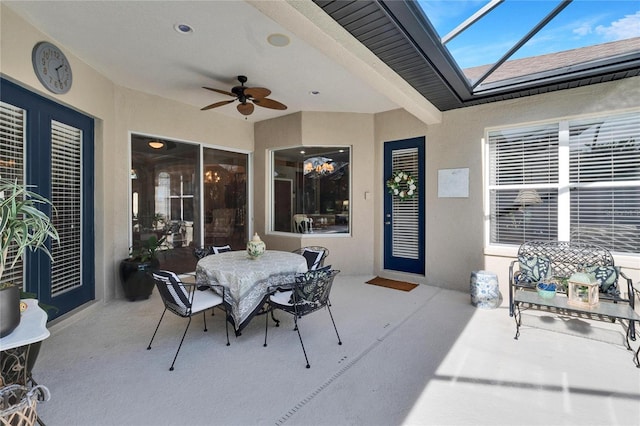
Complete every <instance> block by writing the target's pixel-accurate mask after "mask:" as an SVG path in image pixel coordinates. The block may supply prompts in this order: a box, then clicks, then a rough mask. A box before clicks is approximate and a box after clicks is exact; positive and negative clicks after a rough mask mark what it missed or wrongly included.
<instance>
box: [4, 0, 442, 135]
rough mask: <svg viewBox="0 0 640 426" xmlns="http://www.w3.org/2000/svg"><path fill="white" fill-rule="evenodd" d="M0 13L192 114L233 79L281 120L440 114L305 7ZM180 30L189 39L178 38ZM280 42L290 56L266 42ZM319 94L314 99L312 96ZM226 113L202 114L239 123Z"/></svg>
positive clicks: (117, 6)
mask: <svg viewBox="0 0 640 426" xmlns="http://www.w3.org/2000/svg"><path fill="white" fill-rule="evenodd" d="M4 4H5V5H7V6H8V7H10V8H11V9H12V10H13V11H15V12H16V13H18V14H19V15H21V16H22V17H23V18H25V19H26V20H27V21H29V22H30V23H32V24H33V25H34V26H36V27H37V28H38V29H39V30H41V31H42V32H44V33H45V34H47V35H48V36H49V37H51V38H52V39H53V40H54V42H55V43H57V44H59V45H60V47H62V48H63V49H64V50H65V51H67V52H69V53H72V54H73V55H75V56H77V57H78V58H80V59H81V60H82V61H84V62H86V63H87V64H89V65H90V66H91V67H93V68H94V69H96V70H97V71H99V72H100V73H102V74H104V75H106V76H108V77H109V78H110V79H111V80H112V81H114V82H115V83H116V84H118V85H121V86H124V87H128V88H132V89H135V90H139V91H143V92H146V93H150V94H154V95H158V96H162V97H165V98H168V99H173V100H176V101H179V102H182V103H185V104H189V105H192V106H195V107H198V108H201V107H203V106H205V105H208V104H211V103H213V102H217V101H223V100H228V99H231V98H230V97H228V96H226V95H223V94H218V93H215V92H211V91H207V90H204V89H202V86H209V87H214V88H218V89H222V90H227V91H230V90H231V87H233V86H235V85H237V84H238V82H237V79H236V77H237V76H238V75H246V76H247V77H248V82H247V86H249V87H266V88H268V89H270V90H271V91H272V94H271V95H270V96H269V97H270V98H272V99H274V100H277V101H279V102H282V103H284V104H285V105H287V106H288V109H287V110H286V111H277V110H271V109H266V108H260V107H256V108H255V112H254V113H253V114H252V115H251V116H249V117H248V120H250V121H260V120H264V119H269V118H273V117H278V116H282V115H286V114H290V113H293V112H297V111H335V112H358V113H377V112H382V111H388V110H392V109H397V108H405V109H406V110H407V111H409V112H411V113H412V114H414V115H415V116H416V117H418V118H419V119H421V120H423V121H425V122H427V123H430V122H436V121H438V120H439V111H438V110H437V109H435V108H434V107H433V106H432V105H431V104H430V103H429V102H428V101H427V100H426V99H424V98H423V97H422V96H420V95H419V94H418V93H417V92H415V91H414V90H413V89H412V88H411V87H410V86H409V85H408V84H407V83H406V82H405V81H404V80H402V79H401V78H399V77H398V76H397V75H396V74H395V73H393V72H392V71H391V70H390V69H389V68H388V67H386V65H384V64H382V63H381V62H380V61H379V60H378V59H377V58H376V57H375V56H374V55H373V54H371V52H369V51H368V50H367V49H366V48H364V47H363V46H362V45H360V44H359V43H358V42H357V41H355V40H354V39H353V38H352V37H351V36H350V35H349V34H348V33H346V31H344V29H342V27H340V26H339V25H337V24H336V23H335V22H334V21H333V20H331V18H329V17H328V16H327V15H326V14H324V12H322V11H321V10H320V9H319V8H318V7H317V6H316V5H315V4H314V3H312V2H311V1H310V0H302V1H300V0H296V1H247V2H245V1H241V0H233V1H5V2H4ZM178 23H184V24H188V25H190V26H192V27H193V29H194V31H193V33H192V34H186V35H185V34H180V33H178V32H176V31H175V30H174V25H175V24H178ZM274 33H280V34H285V35H287V36H288V37H289V38H290V39H291V43H290V44H289V45H288V46H286V47H274V46H272V45H270V44H269V43H268V42H267V37H268V36H269V35H270V34H274ZM312 91H318V92H319V94H318V95H315V96H314V95H311V94H310V92H312ZM236 104H237V103H232V104H229V105H226V106H223V107H219V108H216V109H213V110H209V111H198V112H197V113H199V114H225V115H227V116H229V117H232V118H236V119H242V120H244V119H245V117H244V116H242V115H241V114H240V113H238V111H237V110H236Z"/></svg>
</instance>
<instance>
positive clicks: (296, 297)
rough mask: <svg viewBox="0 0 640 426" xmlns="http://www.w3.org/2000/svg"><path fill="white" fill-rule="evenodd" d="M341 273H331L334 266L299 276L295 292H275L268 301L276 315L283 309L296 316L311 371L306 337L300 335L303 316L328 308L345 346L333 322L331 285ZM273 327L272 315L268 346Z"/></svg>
mask: <svg viewBox="0 0 640 426" xmlns="http://www.w3.org/2000/svg"><path fill="white" fill-rule="evenodd" d="M339 273H340V271H339V270H336V269H334V270H331V269H330V267H326V268H323V269H318V270H315V271H309V272H306V273H305V274H302V275H299V276H297V277H296V281H295V284H294V287H293V290H289V291H278V290H275V289H274V291H273V292H272V293H271V295H270V296H269V299H268V301H267V303H268V305H269V307H268V309H269V310H270V311H271V313H272V314H273V310H275V309H280V310H282V311H284V312H287V313H290V314H291V315H293V322H294V324H295V326H294V329H295V330H296V331H297V332H298V338H299V339H300V345H301V346H302V352H303V353H304V359H305V360H306V361H307V368H311V365H310V364H309V358H308V357H307V351H306V350H305V348H304V343H303V342H302V335H301V334H300V328H299V327H298V319H299V318H302V317H303V316H306V315H309V314H311V313H313V312H316V311H318V310H320V309H322V308H325V307H326V308H327V310H328V311H329V316H330V317H331V322H332V323H333V329H334V330H335V331H336V336H338V345H342V340H340V334H338V328H337V327H336V323H335V321H334V320H333V314H332V313H331V303H330V302H329V293H330V292H331V286H332V284H333V279H334V278H335V276H336V275H338V274H339ZM272 318H273V319H274V321H275V323H276V327H279V326H280V321H278V320H277V319H275V317H273V315H272ZM268 328H269V315H265V328H264V346H265V347H266V346H267V329H268Z"/></svg>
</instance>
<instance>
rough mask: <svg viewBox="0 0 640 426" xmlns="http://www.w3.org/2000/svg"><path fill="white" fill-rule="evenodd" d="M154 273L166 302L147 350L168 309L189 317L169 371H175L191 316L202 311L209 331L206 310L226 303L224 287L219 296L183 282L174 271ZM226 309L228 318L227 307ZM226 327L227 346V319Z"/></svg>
mask: <svg viewBox="0 0 640 426" xmlns="http://www.w3.org/2000/svg"><path fill="white" fill-rule="evenodd" d="M152 274H153V279H154V281H155V283H156V287H158V292H159V293H160V297H162V302H163V303H164V311H162V316H160V321H158V325H157V326H156V330H155V331H154V332H153V336H152V337H151V341H150V342H149V346H148V347H147V350H149V349H151V343H153V339H154V338H155V337H156V333H157V332H158V329H159V328H160V323H161V322H162V319H163V318H164V314H165V313H166V312H167V310H169V311H170V312H172V313H174V314H176V315H178V316H179V317H183V318H189V322H188V323H187V327H186V328H185V329H184V333H183V334H182V339H181V340H180V345H178V350H177V351H176V355H175V356H174V357H173V362H172V363H171V368H169V371H173V366H174V364H175V363H176V359H177V358H178V353H179V352H180V348H182V342H184V338H185V336H186V335H187V330H189V325H190V324H191V317H192V316H193V315H195V314H197V313H200V312H202V317H203V318H204V331H207V317H206V315H205V311H206V310H207V309H210V308H214V307H216V306H221V305H222V306H223V307H224V304H223V303H222V302H223V300H224V299H223V298H224V288H223V287H222V286H220V288H221V289H222V296H218V295H217V294H216V293H214V292H213V291H212V290H197V289H196V286H195V285H194V284H185V283H183V282H181V281H180V279H179V278H178V276H177V275H176V274H175V273H174V272H171V271H154V272H152ZM224 309H225V318H226V317H227V316H226V307H225V308H224ZM225 328H226V332H227V346H229V345H230V343H229V326H228V322H227V321H226V320H225Z"/></svg>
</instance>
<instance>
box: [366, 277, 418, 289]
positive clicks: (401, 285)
mask: <svg viewBox="0 0 640 426" xmlns="http://www.w3.org/2000/svg"><path fill="white" fill-rule="evenodd" d="M367 284H373V285H378V286H380V287H388V288H394V289H396V290H402V291H411V290H413V289H414V288H416V287H418V284H412V283H408V282H404V281H396V280H389V279H387V278H380V277H375V278H373V279H371V280H369V281H367Z"/></svg>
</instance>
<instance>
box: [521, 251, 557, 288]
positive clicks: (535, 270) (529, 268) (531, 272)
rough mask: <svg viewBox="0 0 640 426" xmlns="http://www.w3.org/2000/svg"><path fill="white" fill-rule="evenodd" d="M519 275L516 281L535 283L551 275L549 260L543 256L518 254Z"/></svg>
mask: <svg viewBox="0 0 640 426" xmlns="http://www.w3.org/2000/svg"><path fill="white" fill-rule="evenodd" d="M518 263H519V264H520V276H519V277H518V282H523V283H529V284H531V283H535V282H538V281H540V280H542V279H545V278H549V277H551V261H550V260H549V258H548V257H545V256H529V257H527V256H518Z"/></svg>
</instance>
